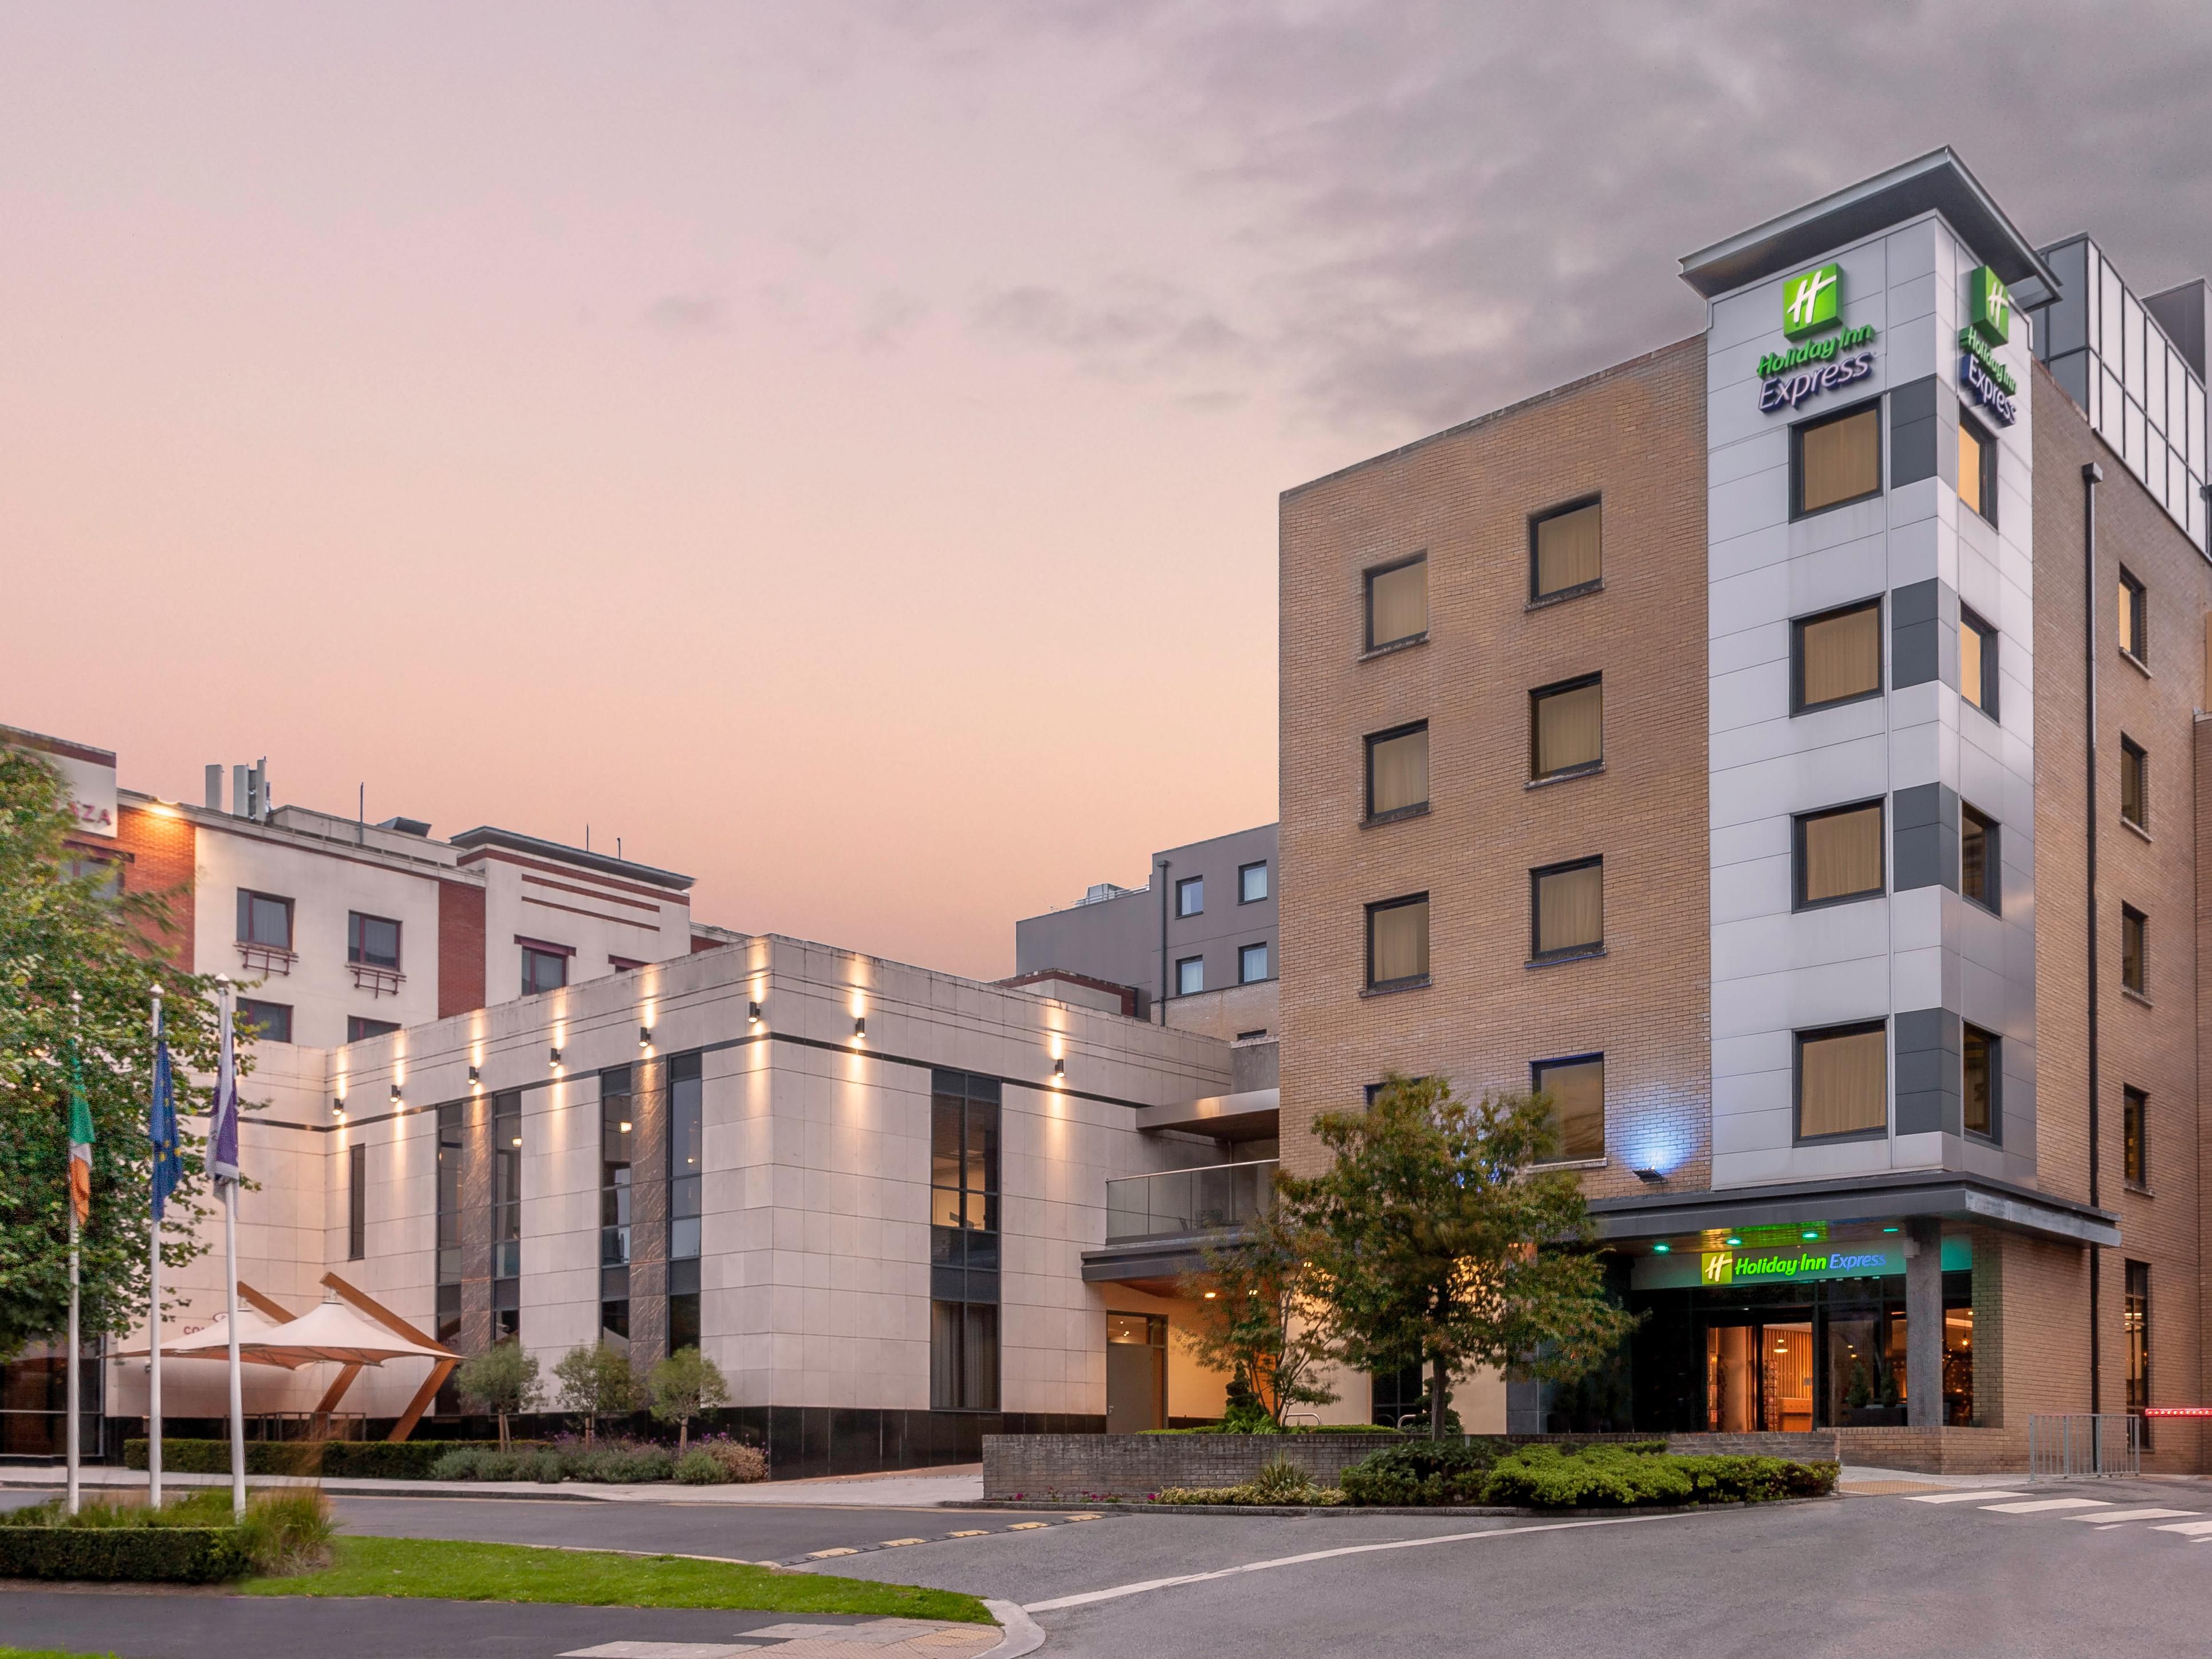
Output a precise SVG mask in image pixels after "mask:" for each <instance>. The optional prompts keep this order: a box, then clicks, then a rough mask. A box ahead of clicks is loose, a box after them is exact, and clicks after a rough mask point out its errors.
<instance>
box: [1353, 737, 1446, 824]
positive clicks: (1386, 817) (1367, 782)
mask: <svg viewBox="0 0 2212 1659" xmlns="http://www.w3.org/2000/svg"><path fill="white" fill-rule="evenodd" d="M1415 732H1420V733H1421V734H1422V735H1424V736H1427V735H1428V733H1429V723H1428V721H1426V720H1407V722H1406V723H1405V724H1404V725H1403V726H1391V727H1389V729H1388V730H1386V731H1382V732H1369V733H1368V734H1367V735H1366V736H1365V737H1364V738H1361V739H1360V754H1361V756H1362V777H1363V780H1364V787H1363V788H1362V789H1361V791H1360V805H1361V806H1362V808H1363V809H1364V811H1363V812H1362V814H1361V817H1360V822H1361V823H1395V822H1397V820H1398V819H1400V818H1412V817H1419V816H1420V815H1421V814H1422V813H1424V812H1425V811H1428V810H1429V797H1428V796H1427V795H1423V796H1422V797H1421V799H1419V800H1416V801H1408V802H1407V804H1406V805H1403V806H1394V807H1392V808H1390V809H1389V811H1386V812H1378V811H1376V810H1375V746H1376V744H1383V743H1395V742H1396V741H1397V740H1398V739H1399V738H1410V737H1412V736H1413V734H1414V733H1415ZM1433 758H1434V757H1433V756H1431V759H1433Z"/></svg>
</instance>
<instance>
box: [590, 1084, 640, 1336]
mask: <svg viewBox="0 0 2212 1659" xmlns="http://www.w3.org/2000/svg"><path fill="white" fill-rule="evenodd" d="M633 1110H634V1107H633V1104H632V1102H631V1098H630V1068H629V1066H615V1067H613V1068H611V1070H608V1071H605V1072H602V1073H599V1340H601V1341H602V1342H605V1343H609V1344H611V1346H614V1347H615V1348H616V1349H617V1350H619V1351H620V1352H623V1353H628V1352H629V1247H630V1231H629V1230H630V1184H629V1177H630V1155H631V1151H632V1148H633V1146H634V1145H635V1139H636V1133H637V1125H636V1122H635V1119H634V1118H633V1117H632V1115H631V1114H632V1112H633Z"/></svg>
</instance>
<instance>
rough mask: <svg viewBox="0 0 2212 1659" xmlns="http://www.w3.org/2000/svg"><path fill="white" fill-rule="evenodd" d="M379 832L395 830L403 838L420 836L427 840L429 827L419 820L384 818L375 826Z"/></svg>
mask: <svg viewBox="0 0 2212 1659" xmlns="http://www.w3.org/2000/svg"><path fill="white" fill-rule="evenodd" d="M376 827H377V828H378V829H392V830H397V831H398V833H399V834H401V835H403V836H424V837H425V838H427V837H428V836H429V833H430V826H429V825H428V824H427V823H423V822H422V819H420V818H386V819H385V820H384V822H383V823H380V824H378V825H377V826H376Z"/></svg>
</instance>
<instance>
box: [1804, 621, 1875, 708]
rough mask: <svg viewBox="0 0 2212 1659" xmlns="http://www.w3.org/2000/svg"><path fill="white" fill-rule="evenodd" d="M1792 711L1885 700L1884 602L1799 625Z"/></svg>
mask: <svg viewBox="0 0 2212 1659" xmlns="http://www.w3.org/2000/svg"><path fill="white" fill-rule="evenodd" d="M1875 696H1881V600H1880V599H1862V600H1861V601H1859V603H1857V605H1844V606H1843V607H1842V608H1841V609H1839V610H1836V611H1823V612H1821V613H1820V615H1819V616H1817V617H1803V618H1801V619H1800V620H1799V621H1797V622H1796V623H1793V624H1792V625H1791V628H1790V713H1791V714H1807V713H1809V712H1810V711H1811V710H1813V709H1815V708H1830V707H1832V706H1833V705H1834V704H1837V703H1841V702H1856V701H1857V699H1859V698H1861V697H1875Z"/></svg>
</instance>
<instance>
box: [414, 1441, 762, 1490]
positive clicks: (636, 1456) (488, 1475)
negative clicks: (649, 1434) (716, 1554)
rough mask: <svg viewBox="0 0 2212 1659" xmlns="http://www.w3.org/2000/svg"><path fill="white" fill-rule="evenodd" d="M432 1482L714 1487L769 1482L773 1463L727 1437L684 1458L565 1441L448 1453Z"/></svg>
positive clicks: (642, 1444)
mask: <svg viewBox="0 0 2212 1659" xmlns="http://www.w3.org/2000/svg"><path fill="white" fill-rule="evenodd" d="M429 1478H430V1479H431V1480H535V1481H538V1482H540V1483H542V1484H544V1485H547V1486H551V1485H555V1484H556V1483H558V1482H560V1481H562V1480H584V1481H592V1482H595V1483H599V1484H605V1485H610V1486H629V1485H632V1484H635V1483H643V1482H650V1481H659V1480H675V1481H678V1482H680V1483H682V1484H683V1485H685V1486H726V1485H729V1484H731V1483H732V1482H737V1481H749V1480H766V1479H767V1478H768V1460H767V1459H766V1458H764V1457H763V1456H762V1455H761V1454H760V1452H759V1450H758V1449H756V1448H754V1447H751V1446H748V1445H746V1444H744V1443H743V1442H742V1441H738V1440H732V1439H731V1438H730V1437H728V1436H727V1435H707V1436H704V1437H701V1438H700V1439H697V1440H695V1441H693V1442H692V1443H691V1445H690V1449H688V1450H687V1451H685V1452H684V1455H682V1456H681V1457H678V1456H677V1455H676V1454H675V1453H674V1452H673V1451H672V1450H671V1449H669V1448H668V1447H666V1446H661V1445H656V1444H654V1443H653V1442H651V1441H643V1440H601V1441H599V1442H598V1443H596V1444H594V1445H592V1446H589V1447H586V1445H585V1444H584V1443H583V1442H582V1441H580V1440H565V1439H563V1440H555V1441H550V1442H548V1443H544V1444H543V1445H538V1446H534V1447H529V1448H517V1449H512V1450H509V1451H501V1450H500V1449H498V1448H496V1447H483V1446H466V1447H462V1448H460V1449H457V1450H453V1451H449V1452H447V1454H446V1455H445V1456H443V1457H441V1458H440V1459H439V1460H438V1461H437V1462H435V1463H434V1464H432V1465H431V1467H430V1469H429Z"/></svg>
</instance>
